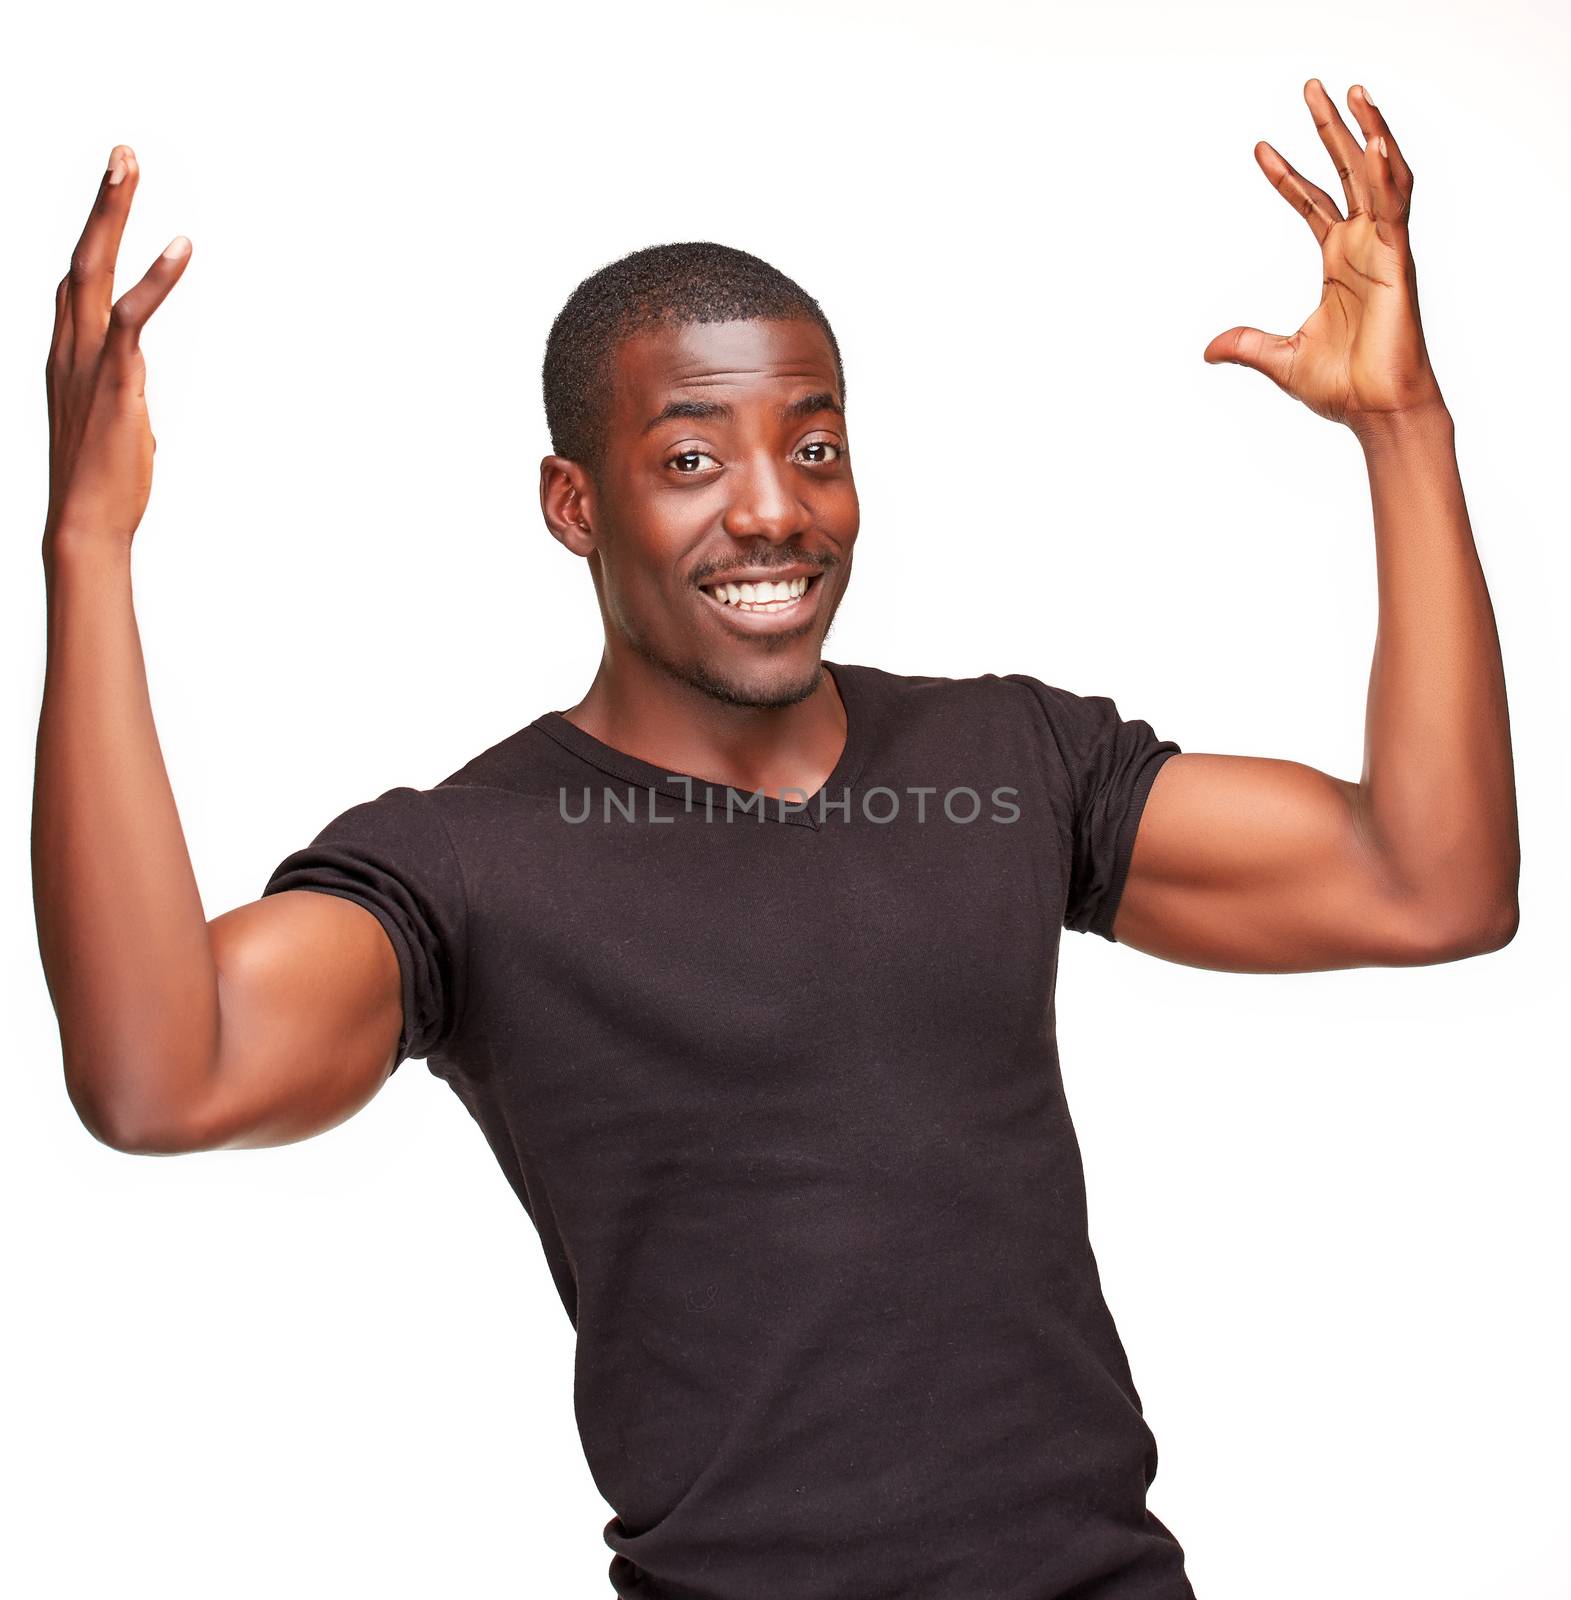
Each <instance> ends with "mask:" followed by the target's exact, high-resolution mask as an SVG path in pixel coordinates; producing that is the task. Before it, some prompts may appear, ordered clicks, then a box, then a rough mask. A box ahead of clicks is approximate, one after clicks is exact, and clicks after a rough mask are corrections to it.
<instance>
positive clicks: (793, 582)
mask: <svg viewBox="0 0 1571 1600" xmlns="http://www.w3.org/2000/svg"><path fill="white" fill-rule="evenodd" d="M808 582H809V579H807V578H806V577H801V578H782V579H781V580H780V581H779V582H778V583H717V584H716V585H715V586H714V587H713V588H712V589H710V591H709V592H710V594H712V595H713V596H714V597H715V599H716V600H718V601H720V602H721V604H722V605H728V606H740V607H741V608H742V609H744V610H748V611H762V610H765V609H766V608H767V609H770V610H777V609H779V608H780V607H782V606H786V605H791V604H794V603H795V602H796V601H797V600H799V599H801V597H802V596H803V595H804V594H806V593H807V585H808Z"/></svg>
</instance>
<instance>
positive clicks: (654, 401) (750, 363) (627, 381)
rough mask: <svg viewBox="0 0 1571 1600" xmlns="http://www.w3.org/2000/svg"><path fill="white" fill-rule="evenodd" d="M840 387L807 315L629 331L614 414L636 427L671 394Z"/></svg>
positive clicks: (617, 363)
mask: <svg viewBox="0 0 1571 1600" xmlns="http://www.w3.org/2000/svg"><path fill="white" fill-rule="evenodd" d="M803 380H805V381H809V382H812V383H813V384H814V385H815V386H816V387H818V388H822V389H829V390H832V391H833V392H834V393H835V394H837V395H838V394H839V392H840V384H839V380H838V378H837V377H836V374H835V357H834V352H833V350H831V349H830V347H829V341H828V339H827V338H825V337H824V331H823V329H822V328H820V327H819V326H818V324H817V323H816V322H809V321H807V320H805V319H796V318H793V319H791V320H788V321H787V320H766V319H763V318H756V319H750V320H747V321H737V322H689V323H682V324H680V325H678V326H675V327H662V328H656V329H647V330H642V331H640V332H638V333H635V334H631V335H629V336H628V337H627V338H626V339H624V340H623V341H622V342H621V344H620V345H619V346H618V347H617V350H616V354H615V356H614V357H613V394H614V400H613V412H614V415H615V417H616V420H617V422H618V424H619V426H620V427H632V428H633V429H634V430H635V431H636V430H637V429H640V428H642V427H643V425H644V424H645V423H646V422H647V421H648V420H649V418H650V417H652V416H654V415H655V413H656V412H657V411H659V410H660V408H661V407H662V406H663V405H664V404H665V402H666V401H667V400H669V399H671V398H672V397H673V396H676V395H681V394H683V393H689V394H691V393H695V392H697V391H699V390H714V389H729V390H732V391H742V390H746V389H748V388H756V389H759V390H761V391H766V392H768V393H769V394H770V395H771V396H774V395H775V393H776V391H777V390H778V389H779V388H780V387H781V386H783V385H794V384H796V383H798V382H800V381H803Z"/></svg>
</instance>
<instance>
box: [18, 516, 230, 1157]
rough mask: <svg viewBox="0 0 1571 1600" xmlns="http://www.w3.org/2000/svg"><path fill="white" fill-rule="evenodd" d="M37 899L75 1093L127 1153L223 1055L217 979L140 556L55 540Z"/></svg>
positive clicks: (39, 774) (37, 822)
mask: <svg viewBox="0 0 1571 1600" xmlns="http://www.w3.org/2000/svg"><path fill="white" fill-rule="evenodd" d="M44 573H45V581H46V585H47V594H48V661H47V666H46V669H45V675H44V694H43V708H42V713H41V715H40V719H39V728H38V750H37V766H36V770H35V779H34V793H33V834H32V854H33V898H34V908H35V912H36V916H37V922H38V937H39V948H40V952H41V954H42V958H43V965H44V972H45V976H46V978H47V980H48V984H49V991H50V995H51V998H52V999H53V1001H54V1006H55V1011H56V1014H57V1017H58V1019H59V1027H60V1040H61V1047H62V1052H63V1056H64V1063H65V1072H66V1083H67V1088H68V1090H69V1092H70V1095H71V1099H72V1102H73V1104H74V1105H75V1106H76V1108H77V1111H78V1113H79V1114H80V1115H81V1116H82V1119H83V1121H84V1122H85V1123H86V1124H87V1126H88V1127H89V1128H90V1129H91V1130H92V1131H93V1133H95V1134H96V1135H97V1136H98V1137H99V1138H101V1139H105V1140H106V1141H107V1142H110V1143H114V1144H119V1143H123V1142H124V1143H130V1142H135V1141H137V1140H139V1139H140V1138H142V1137H143V1136H144V1135H146V1134H147V1133H150V1132H156V1130H157V1128H158V1127H159V1126H160V1124H161V1122H162V1121H163V1120H164V1119H165V1118H166V1117H167V1116H168V1115H169V1112H170V1110H171V1108H172V1107H174V1106H177V1105H179V1104H181V1103H182V1102H183V1100H184V1099H186V1098H188V1097H189V1096H191V1095H192V1094H194V1093H195V1092H196V1090H197V1089H198V1088H199V1087H200V1084H201V1081H202V1079H203V1077H204V1075H205V1074H206V1073H207V1071H208V1070H209V1067H210V1064H211V1063H212V1061H213V1060H214V1059H215V1058H216V1045H217V1029H218V994H217V971H216V968H215V965H214V960H213V955H212V950H211V947H210V942H209V938H208V929H207V920H206V917H205V915H204V912H203V908H202V901H201V896H200V894H199V892H198V890H197V885H196V879H195V875H194V873H193V871H192V868H191V860H190V855H189V853H188V851H187V849H186V843H185V837H184V833H183V831H182V829H181V826H180V817H179V813H178V812H177V810H176V807H175V800H174V795H173V793H172V791H171V789H170V786H169V779H168V775H167V773H166V772H165V770H164V762H163V755H162V752H161V751H160V749H159V744H158V735H157V731H156V729H155V727H154V724H153V713H152V706H151V703H150V700H149V696H148V690H147V675H146V670H145V667H144V663H143V659H142V649H141V642H140V639H139V636H138V632H137V625H136V615H135V611H134V609H133V605H132V595H131V555H130V548H129V545H126V546H125V547H123V548H121V547H117V546H116V545H114V544H113V543H112V542H111V541H108V540H96V541H89V540H82V541H80V542H76V543H73V542H72V541H71V540H70V539H68V538H59V537H55V538H51V539H50V540H48V541H47V542H46V544H45V549H44Z"/></svg>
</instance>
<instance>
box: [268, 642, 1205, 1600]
mask: <svg viewBox="0 0 1571 1600" xmlns="http://www.w3.org/2000/svg"><path fill="white" fill-rule="evenodd" d="M825 665H826V667H828V669H829V670H830V671H831V672H832V674H833V676H834V679H835V682H836V684H837V685H838V687H839V690H840V693H841V696H842V698H843V700H844V702H845V707H846V715H847V722H848V733H847V740H846V745H845V751H844V754H843V755H842V756H841V758H840V761H839V763H838V764H837V766H836V767H835V770H834V772H833V773H832V774H831V775H830V777H829V779H828V780H827V781H826V783H825V785H824V788H823V789H822V790H820V791H819V793H818V794H817V795H814V796H801V797H796V798H792V799H788V800H786V801H781V800H779V799H765V798H763V797H761V796H759V795H756V794H754V795H748V794H744V793H741V792H740V791H737V790H734V789H726V788H725V787H722V786H718V785H710V784H706V783H704V782H702V781H701V780H698V779H693V778H685V777H681V776H674V775H668V774H666V773H665V772H663V771H662V770H661V769H660V768H658V767H655V766H651V765H649V764H648V763H646V762H643V761H640V760H637V759H634V758H632V757H630V756H627V755H624V754H622V753H621V752H619V751H616V750H613V749H611V748H610V747H609V746H607V745H605V744H602V743H601V742H600V741H599V740H597V739H595V738H593V737H592V736H591V735H589V734H587V733H585V732H583V731H582V730H581V729H579V728H577V727H575V726H574V725H573V724H572V723H570V722H568V721H567V720H566V718H564V717H563V716H561V715H560V714H559V713H556V712H549V713H547V714H546V715H544V716H542V717H539V718H538V719H537V720H536V721H534V722H533V723H531V724H530V725H529V726H528V727H525V728H522V729H520V730H519V731H518V732H517V733H515V734H513V735H511V736H510V737H508V738H506V739H504V740H502V741H501V742H500V743H498V744H496V745H494V746H493V747H492V748H491V749H489V750H486V751H485V752H483V753H482V754H481V755H478V756H476V757H475V758H474V760H472V761H470V762H469V763H467V764H466V765H465V766H464V767H462V768H461V769H460V770H459V771H458V772H456V773H454V774H453V775H452V776H451V777H450V778H448V779H446V780H445V781H444V782H442V783H439V784H437V785H436V786H435V787H434V788H431V789H426V790H419V789H414V788H406V787H399V788H394V789H390V790H388V791H387V792H386V793H385V794H383V795H381V796H380V797H379V798H377V799H375V800H372V801H369V802H367V803H365V804H362V805H357V806H355V807H353V808H351V809H350V810H348V811H346V812H345V813H344V814H343V815H342V816H340V817H338V818H337V819H336V820H334V821H333V822H331V823H329V824H328V826H327V827H326V828H324V829H323V830H322V832H321V833H320V834H319V835H318V836H317V838H316V840H315V841H314V842H313V843H312V844H311V845H310V846H309V847H307V848H306V849H303V850H299V851H296V852H295V853H294V854H292V855H290V856H288V857H287V858H286V859H285V860H284V861H283V862H282V863H281V864H280V865H279V867H278V868H277V870H276V871H275V872H274V874H273V876H272V878H271V879H270V880H269V882H268V884H267V886H266V888H265V890H264V891H263V892H264V893H265V894H272V893H277V892H279V891H280V890H286V889H314V890H319V891H324V892H327V893H330V894H338V895H343V896H345V897H347V898H349V899H352V900H354V901H356V902H358V903H359V904H360V905H363V906H365V907H366V908H367V909H368V910H369V911H371V912H372V913H374V914H375V915H376V917H377V918H378V919H379V920H380V921H381V923H382V926H383V927H384V928H385V929H386V930H387V933H388V937H389V938H390V939H391V941H392V944H393V947H394V949H395V950H396V951H397V954H398V959H399V964H400V968H401V971H402V978H403V1005H404V1027H403V1033H402V1036H401V1037H400V1039H399V1043H398V1060H399V1061H400V1062H402V1061H403V1060H405V1059H407V1058H409V1057H415V1058H425V1059H426V1060H427V1062H428V1065H429V1068H430V1070H431V1071H432V1072H434V1073H435V1074H436V1075H437V1076H439V1077H441V1078H443V1079H445V1080H446V1081H447V1082H448V1083H449V1084H451V1086H452V1087H453V1089H454V1090H455V1091H456V1093H457V1094H458V1096H459V1098H460V1099H461V1100H462V1101H463V1103H464V1104H465V1105H466V1106H467V1107H468V1108H469V1110H470V1112H471V1113H472V1114H473V1116H474V1118H475V1120H476V1121H477V1122H478V1124H479V1125H480V1127H481V1129H482V1130H483V1131H484V1133H485V1136H486V1139H487V1140H488V1142H489V1144H490V1146H491V1149H492V1151H493V1152H494V1153H495V1156H496V1158H497V1160H498V1161H500V1163H501V1165H502V1167H503V1169H504V1170H505V1172H506V1174H507V1177H508V1179H509V1180H510V1182H511V1184H512V1186H513V1188H514V1190H515V1191H516V1192H517V1194H518V1197H519V1199H520V1200H521V1201H522V1202H523V1205H524V1207H525V1209H526V1210H527V1212H528V1214H529V1216H530V1218H531V1219H532V1221H533V1223H534V1225H535V1228H536V1229H537V1230H538V1233H539V1236H540V1240H541V1243H542V1245H543V1246H544V1250H545V1255H546V1259H547V1261H548V1263H549V1266H550V1270H551V1273H552V1275H553V1278H554V1280H555V1282H556V1286H557V1288H558V1290H559V1291H560V1293H561V1297H562V1300H563V1303H564V1304H565V1306H566V1308H567V1313H568V1316H569V1317H570V1318H571V1319H572V1322H573V1326H574V1328H575V1330H576V1333H577V1354H576V1361H575V1380H574V1395H575V1405H576V1413H577V1418H578V1424H579V1430H580V1435H581V1438H582V1440H583V1446H584V1451H585V1454H586V1457H587V1460H588V1463H589V1467H590V1470H591V1472H592V1474H593V1477H594V1480H595V1483H596V1484H597V1486H598V1487H599V1489H600V1492H601V1493H602V1494H603V1495H604V1496H605V1499H606V1501H607V1503H608V1504H609V1505H610V1507H611V1508H612V1509H613V1510H614V1512H615V1516H614V1517H613V1518H612V1519H611V1521H610V1522H609V1523H608V1524H607V1525H606V1529H605V1539H606V1543H607V1544H608V1546H609V1547H610V1548H611V1550H612V1551H613V1552H615V1554H614V1556H613V1559H612V1561H611V1564H610V1577H611V1583H612V1586H613V1588H614V1589H615V1590H616V1592H617V1593H618V1594H619V1595H624V1596H635V1595H636V1596H640V1597H643V1600H883V1597H890V1600H895V1597H898V1600H1056V1597H1063V1600H1068V1597H1070V1596H1073V1597H1074V1600H1193V1591H1192V1589H1191V1588H1190V1585H1189V1582H1188V1580H1187V1578H1186V1577H1185V1575H1184V1566H1183V1553H1182V1551H1181V1549H1180V1547H1179V1545H1178V1543H1177V1542H1176V1541H1175V1539H1174V1538H1173V1536H1172V1535H1171V1534H1170V1533H1169V1532H1168V1530H1167V1529H1166V1528H1165V1527H1164V1526H1163V1525H1162V1523H1161V1522H1159V1521H1158V1520H1157V1518H1156V1517H1155V1516H1154V1515H1153V1514H1152V1513H1151V1512H1150V1511H1149V1510H1148V1509H1147V1506H1146V1490H1147V1487H1148V1485H1149V1483H1150V1482H1151V1479H1152V1476H1153V1475H1154V1473H1155V1471H1156V1461H1157V1452H1156V1445H1155V1440H1154V1438H1153V1437H1152V1434H1151V1432H1150V1429H1149V1428H1148V1427H1147V1425H1146V1422H1145V1419H1144V1417H1143V1415H1142V1413H1141V1409H1140V1399H1139V1396H1138V1394H1137V1392H1136V1390H1135V1386H1134V1382H1133V1380H1132V1378H1131V1376H1130V1371H1129V1366H1128V1363H1127V1360H1126V1357H1125V1353H1124V1349H1123V1346H1122V1344H1121V1342H1120V1340H1119V1337H1118V1334H1117V1332H1116V1330H1115V1328H1114V1325H1113V1321H1112V1318H1111V1316H1110V1315H1109V1313H1108V1310H1107V1307H1106V1304H1105V1302H1104V1300H1103V1297H1102V1292H1101V1285H1100V1281H1099V1278H1098V1273H1097V1267H1096V1261H1095V1258H1094V1256H1093V1254H1092V1250H1091V1246H1090V1242H1089V1239H1088V1236H1087V1227H1086V1207H1085V1188H1084V1182H1083V1176H1082V1169H1081V1162H1080V1153H1079V1148H1078V1145H1077V1142H1076V1139H1075V1135H1074V1131H1073V1128H1072V1126H1071V1123H1070V1118H1069V1112H1068V1109H1067V1107H1066V1105H1065V1102H1064V1093H1063V1085H1062V1082H1061V1079H1060V1076H1059V1065H1058V1055H1057V1047H1056V1043H1055V1038H1054V982H1055V978H1056V975H1057V965H1058V941H1059V933H1060V929H1061V928H1071V929H1075V930H1079V931H1089V932H1093V933H1097V934H1100V935H1101V936H1102V937H1104V938H1106V939H1112V937H1113V931H1112V927H1113V916H1114V913H1115V911H1116V909H1117V906H1118V899H1119V895H1120V893H1121V892H1122V888H1123V882H1124V877H1125V874H1126V872H1127V869H1128V865H1129V857H1130V853H1131V851H1132V849H1133V846H1134V839H1135V830H1136V827H1137V826H1138V823H1139V820H1140V814H1141V811H1142V808H1143V807H1144V804H1145V800H1146V796H1147V794H1148V792H1149V790H1150V787H1151V784H1152V781H1153V780H1154V779H1155V777H1156V773H1157V769H1158V768H1159V767H1160V766H1161V764H1162V762H1163V761H1165V760H1166V759H1167V758H1168V757H1169V756H1170V755H1173V754H1175V753H1176V752H1177V751H1178V748H1179V747H1178V746H1177V745H1176V744H1174V743H1173V742H1171V741H1167V740H1159V739H1158V738H1157V737H1156V735H1155V734H1154V733H1153V731H1152V729H1151V728H1150V726H1149V725H1148V724H1147V723H1145V722H1140V721H1127V720H1123V719H1121V718H1120V716H1119V713H1118V710H1117V707H1116V706H1115V705H1114V703H1113V701H1112V700H1110V699H1108V698H1106V697H1105V696H1079V695H1075V694H1071V693H1069V692H1067V691H1065V690H1062V689H1056V688H1053V687H1050V686H1049V685H1047V684H1044V683H1041V682H1039V681H1038V680H1037V679H1035V678H1032V677H1028V676H1026V675H1024V674H1010V675H1007V676H998V675H995V674H991V673H990V674H987V675H985V676H981V677H976V678H964V679H955V678H940V677H912V676H902V675H898V674H894V673H889V672H884V671H881V670H878V669H876V668H872V667H861V666H845V665H838V664H835V663H825Z"/></svg>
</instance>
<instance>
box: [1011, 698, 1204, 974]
mask: <svg viewBox="0 0 1571 1600" xmlns="http://www.w3.org/2000/svg"><path fill="white" fill-rule="evenodd" d="M1011 676H1012V677H1014V678H1015V679H1016V681H1019V682H1024V683H1026V684H1027V685H1029V686H1030V687H1031V689H1032V690H1033V693H1034V694H1035V697H1036V700H1037V703H1038V705H1039V706H1040V708H1041V710H1042V713H1043V715H1044V717H1045V718H1046V721H1047V726H1048V731H1049V735H1050V738H1051V741H1052V743H1053V745H1054V746H1055V747H1056V749H1057V751H1058V755H1059V757H1060V759H1061V761H1062V763H1063V769H1064V772H1065V774H1066V778H1067V783H1068V805H1069V810H1070V825H1069V831H1070V838H1071V849H1070V874H1069V885H1068V892H1067V896H1066V899H1065V908H1064V926H1065V927H1066V928H1067V929H1069V930H1070V931H1071V932H1074V933H1096V934H1100V935H1101V936H1102V937H1103V938H1104V939H1109V940H1113V942H1114V943H1117V940H1116V939H1114V936H1113V919H1114V918H1115V917H1116V916H1117V914H1118V904H1119V901H1120V900H1121V899H1122V897H1123V893H1124V882H1125V880H1126V879H1127V877H1128V876H1129V862H1130V858H1131V857H1132V856H1133V855H1134V849H1135V835H1136V834H1137V833H1138V831H1139V828H1140V819H1141V816H1142V815H1143V814H1144V811H1145V806H1146V800H1147V798H1148V797H1149V796H1150V793H1151V786H1152V784H1153V783H1155V782H1156V775H1157V773H1158V772H1159V771H1160V770H1161V767H1162V763H1163V762H1164V761H1166V760H1167V759H1168V757H1169V756H1175V755H1179V754H1181V753H1182V752H1181V750H1180V748H1179V746H1178V745H1177V744H1176V743H1175V742H1174V741H1173V740H1171V739H1160V738H1158V737H1157V735H1156V732H1155V731H1154V730H1153V728H1152V727H1151V724H1150V723H1149V722H1144V721H1141V720H1140V719H1139V718H1138V717H1130V718H1126V717H1123V716H1121V715H1120V714H1119V710H1118V707H1117V705H1116V704H1115V703H1114V701H1113V700H1112V699H1110V698H1109V697H1108V696H1107V695H1095V694H1094V695H1078V694H1072V693H1071V692H1070V691H1069V690H1067V689H1058V688H1055V687H1053V686H1052V685H1051V684H1046V683H1042V682H1041V681H1040V680H1038V679H1035V678H1030V677H1026V676H1024V675H1023V674H1012V675H1011Z"/></svg>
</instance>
